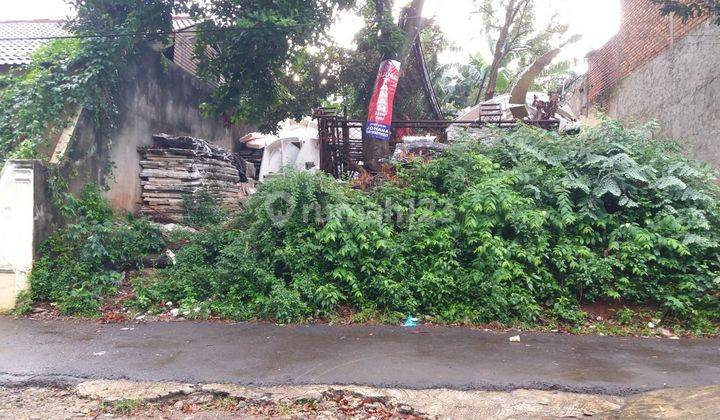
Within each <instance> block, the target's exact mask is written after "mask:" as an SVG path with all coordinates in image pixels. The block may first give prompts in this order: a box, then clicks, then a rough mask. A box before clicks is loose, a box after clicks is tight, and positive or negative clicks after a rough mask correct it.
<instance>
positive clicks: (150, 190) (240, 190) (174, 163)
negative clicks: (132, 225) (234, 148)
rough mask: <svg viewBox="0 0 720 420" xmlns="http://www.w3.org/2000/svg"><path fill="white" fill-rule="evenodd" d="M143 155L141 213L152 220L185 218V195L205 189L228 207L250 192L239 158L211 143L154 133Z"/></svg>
mask: <svg viewBox="0 0 720 420" xmlns="http://www.w3.org/2000/svg"><path fill="white" fill-rule="evenodd" d="M138 151H139V152H140V155H141V161H140V166H141V168H142V170H141V172H140V179H141V186H142V208H141V212H142V213H143V214H146V215H148V216H149V217H151V218H153V219H169V220H174V221H182V218H183V216H184V214H185V205H184V202H185V197H186V196H188V195H192V194H194V193H196V192H197V191H199V190H201V189H204V190H207V191H209V192H210V193H211V194H212V195H213V196H214V197H215V198H216V199H217V200H218V203H219V204H220V205H221V206H222V207H224V208H227V209H230V210H234V209H237V206H238V204H239V203H240V200H241V199H242V198H243V197H246V196H247V195H249V193H250V192H251V191H250V190H251V186H250V184H247V183H244V182H242V181H245V180H247V178H245V174H244V173H241V169H242V167H243V165H242V162H240V161H239V160H238V159H239V158H238V157H236V156H234V155H233V154H231V153H229V152H227V151H226V150H224V149H221V148H218V147H215V146H211V145H210V144H209V143H208V142H206V141H205V140H201V139H196V138H192V137H175V136H170V135H167V134H158V135H155V136H153V145H152V146H146V147H141V148H139V149H138Z"/></svg>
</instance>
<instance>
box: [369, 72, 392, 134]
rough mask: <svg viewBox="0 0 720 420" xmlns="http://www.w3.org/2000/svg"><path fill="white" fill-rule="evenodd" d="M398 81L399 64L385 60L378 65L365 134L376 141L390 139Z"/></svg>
mask: <svg viewBox="0 0 720 420" xmlns="http://www.w3.org/2000/svg"><path fill="white" fill-rule="evenodd" d="M399 80H400V62H399V61H395V60H385V61H383V62H382V63H381V64H380V70H379V71H378V75H377V79H375V91H374V92H373V96H372V98H371V99H370V108H369V110H368V121H367V125H366V126H365V134H366V135H367V136H369V137H372V138H374V139H377V140H385V141H387V140H389V139H390V131H391V128H390V126H391V125H392V117H393V105H394V104H395V92H396V91H397V87H398V81H399Z"/></svg>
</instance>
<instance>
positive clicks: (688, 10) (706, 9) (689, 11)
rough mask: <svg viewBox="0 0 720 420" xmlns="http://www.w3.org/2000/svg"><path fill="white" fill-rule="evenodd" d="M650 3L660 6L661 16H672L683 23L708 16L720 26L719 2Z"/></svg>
mask: <svg viewBox="0 0 720 420" xmlns="http://www.w3.org/2000/svg"><path fill="white" fill-rule="evenodd" d="M652 2H653V3H655V4H658V5H660V6H662V8H661V11H662V14H663V15H669V14H674V15H675V16H678V17H679V18H681V19H682V20H683V22H686V21H688V20H689V19H693V18H696V17H699V16H702V15H710V16H712V17H713V19H714V22H715V24H716V25H720V0H683V1H680V0H652Z"/></svg>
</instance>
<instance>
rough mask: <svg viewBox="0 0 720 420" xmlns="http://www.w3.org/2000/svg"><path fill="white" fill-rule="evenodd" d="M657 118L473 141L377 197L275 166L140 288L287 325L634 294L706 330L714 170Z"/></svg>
mask: <svg viewBox="0 0 720 420" xmlns="http://www.w3.org/2000/svg"><path fill="white" fill-rule="evenodd" d="M645 132H647V130H638V131H634V130H629V129H627V128H625V127H623V126H622V125H621V124H619V123H617V122H613V121H607V122H604V123H603V124H601V125H600V126H598V127H596V128H592V129H588V130H587V131H586V132H585V133H583V134H582V135H580V136H577V137H568V136H562V135H560V134H557V133H550V132H545V131H540V130H535V129H532V128H522V129H519V130H517V131H515V132H513V133H510V134H508V135H507V136H506V137H505V138H504V139H503V140H502V141H500V142H499V143H497V144H495V145H493V146H484V145H481V144H479V142H477V141H476V140H475V139H468V140H467V141H465V142H463V143H462V144H459V145H457V146H455V147H453V148H452V149H451V150H450V151H449V152H447V153H446V154H445V155H443V156H442V157H440V158H438V159H436V160H433V161H431V162H415V163H412V164H409V165H405V166H403V167H398V168H397V175H396V177H394V178H393V179H390V180H388V181H386V182H385V183H383V184H382V185H381V186H380V187H378V188H376V189H374V190H372V191H370V192H367V193H366V192H362V191H358V190H354V189H351V188H349V187H348V186H346V185H344V184H341V183H338V182H337V181H336V180H333V179H331V178H330V177H328V176H326V175H323V174H309V173H292V174H289V175H288V176H286V177H282V178H277V179H273V180H271V181H269V182H267V183H265V184H263V185H262V186H261V188H260V189H259V191H258V193H257V194H256V195H255V196H254V197H253V198H252V199H251V200H249V202H248V203H247V206H246V209H245V211H244V212H243V213H242V214H240V215H238V216H237V219H236V220H234V221H233V222H231V223H230V224H228V225H226V226H222V227H214V228H212V229H210V230H209V231H207V232H202V233H199V234H197V235H195V236H194V237H192V238H191V239H190V242H189V244H188V245H187V246H186V247H185V248H183V249H182V250H180V251H179V252H178V264H177V265H176V266H174V267H171V268H169V269H166V270H163V271H161V272H160V273H159V276H158V278H156V279H153V280H151V281H144V282H140V283H139V284H138V285H137V290H138V296H139V297H142V301H143V302H144V303H143V304H144V305H146V306H147V305H151V304H157V303H158V302H161V301H163V300H164V301H167V300H173V301H184V300H185V299H192V300H193V301H194V302H208V305H209V307H210V308H211V310H212V311H213V312H214V313H216V314H222V315H223V316H228V317H232V318H239V319H247V318H252V317H257V316H260V317H266V318H272V319H276V320H278V321H282V322H287V321H291V320H297V319H300V318H305V317H309V316H328V315H331V314H332V313H333V312H336V311H337V310H338V308H340V307H351V308H355V309H356V310H358V311H361V312H362V313H363V314H369V313H387V314H397V313H405V314H408V313H412V314H416V315H429V316H433V317H435V318H437V319H439V320H441V321H444V322H452V323H454V322H472V323H478V322H491V321H500V322H504V323H516V322H521V323H537V322H542V321H543V320H548V321H550V322H553V321H554V320H564V321H567V322H571V323H582V322H584V320H585V319H586V314H584V313H583V312H582V311H581V310H580V307H581V304H583V303H593V302H598V301H603V300H623V301H626V302H628V303H635V304H639V305H648V306H658V307H660V308H661V309H662V312H663V314H662V315H663V317H664V319H668V318H670V319H674V320H677V321H678V322H680V323H683V324H685V325H696V326H698V327H697V328H699V329H706V326H707V323H708V322H711V321H717V319H718V314H719V313H720V304H719V301H720V258H719V256H720V254H719V253H718V251H719V250H720V248H719V243H720V238H719V237H718V232H720V230H718V228H719V227H720V217H719V216H720V211H719V210H720V208H719V206H718V205H719V203H720V201H719V200H718V189H717V186H716V185H715V183H714V180H715V174H714V172H713V171H712V170H710V169H709V168H708V167H706V166H704V165H701V164H699V163H697V162H693V161H690V160H688V159H686V158H684V157H683V156H682V153H681V149H680V147H679V145H678V144H677V143H676V142H673V141H668V140H664V139H652V138H648V137H647V136H645V135H644V134H642V133H645Z"/></svg>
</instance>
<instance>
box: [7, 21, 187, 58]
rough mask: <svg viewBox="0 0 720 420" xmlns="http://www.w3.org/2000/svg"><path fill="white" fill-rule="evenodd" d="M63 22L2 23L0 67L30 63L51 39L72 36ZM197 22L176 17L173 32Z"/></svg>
mask: <svg viewBox="0 0 720 420" xmlns="http://www.w3.org/2000/svg"><path fill="white" fill-rule="evenodd" d="M62 23H63V21H61V20H54V19H37V20H8V21H0V66H21V65H25V64H29V63H30V57H31V56H32V54H33V53H34V52H35V51H36V50H37V49H38V48H40V46H42V45H43V44H45V43H46V42H48V41H49V40H47V39H18V38H49V37H57V36H67V35H70V33H69V32H68V31H66V30H65V29H63V27H62ZM196 24H197V21H194V20H192V19H191V18H190V17H189V16H174V17H173V30H175V31H182V30H186V29H189V28H192V27H193V26H195V25H196Z"/></svg>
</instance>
